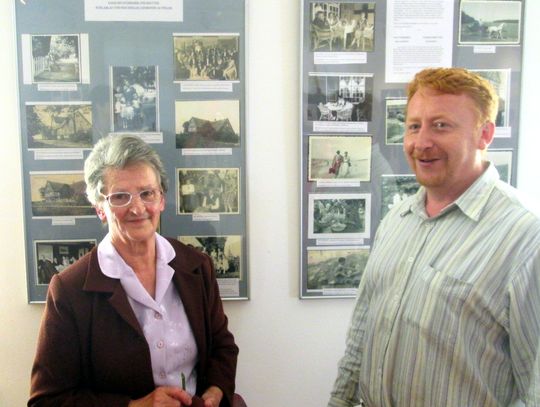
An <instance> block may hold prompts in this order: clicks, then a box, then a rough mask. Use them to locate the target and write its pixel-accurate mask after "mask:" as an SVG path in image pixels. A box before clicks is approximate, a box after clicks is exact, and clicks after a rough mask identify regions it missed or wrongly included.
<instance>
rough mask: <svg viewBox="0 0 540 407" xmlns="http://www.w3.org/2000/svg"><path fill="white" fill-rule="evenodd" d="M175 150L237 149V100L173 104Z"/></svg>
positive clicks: (238, 142) (238, 112)
mask: <svg viewBox="0 0 540 407" xmlns="http://www.w3.org/2000/svg"><path fill="white" fill-rule="evenodd" d="M175 123H176V125H175V127H176V148H223V147H225V148H228V147H239V146H240V101H238V100H204V101H201V100H199V101H176V102H175Z"/></svg>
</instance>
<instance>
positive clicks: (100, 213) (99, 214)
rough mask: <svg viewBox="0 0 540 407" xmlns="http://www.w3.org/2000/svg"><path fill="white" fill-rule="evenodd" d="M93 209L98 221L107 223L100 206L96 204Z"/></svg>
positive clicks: (105, 215)
mask: <svg viewBox="0 0 540 407" xmlns="http://www.w3.org/2000/svg"><path fill="white" fill-rule="evenodd" d="M94 209H95V210H96V214H97V216H98V218H99V220H101V222H102V223H107V214H106V213H105V211H104V210H103V207H102V206H101V205H100V204H97V205H95V206H94Z"/></svg>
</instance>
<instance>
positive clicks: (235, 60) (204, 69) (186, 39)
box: [173, 34, 240, 82]
mask: <svg viewBox="0 0 540 407" xmlns="http://www.w3.org/2000/svg"><path fill="white" fill-rule="evenodd" d="M239 38H240V37H239V35H238V34H174V35H173V48H174V50H173V53H174V81H175V82H180V81H238V79H239V77H240V76H239V72H238V70H239V50H240V48H239Z"/></svg>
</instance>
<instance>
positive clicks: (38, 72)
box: [31, 34, 81, 83]
mask: <svg viewBox="0 0 540 407" xmlns="http://www.w3.org/2000/svg"><path fill="white" fill-rule="evenodd" d="M31 48H32V80H33V82H34V83H79V82H81V74H80V72H81V66H80V42H79V35H77V34H64V35H59V34H54V35H32V37H31Z"/></svg>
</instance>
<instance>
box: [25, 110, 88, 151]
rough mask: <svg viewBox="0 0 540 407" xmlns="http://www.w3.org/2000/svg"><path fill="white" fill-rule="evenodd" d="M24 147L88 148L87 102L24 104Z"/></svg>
mask: <svg viewBox="0 0 540 407" xmlns="http://www.w3.org/2000/svg"><path fill="white" fill-rule="evenodd" d="M26 132H27V136H28V148H91V147H92V145H93V143H92V105H91V104H90V102H64V103H53V102H49V103H47V102H28V103H26Z"/></svg>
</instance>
